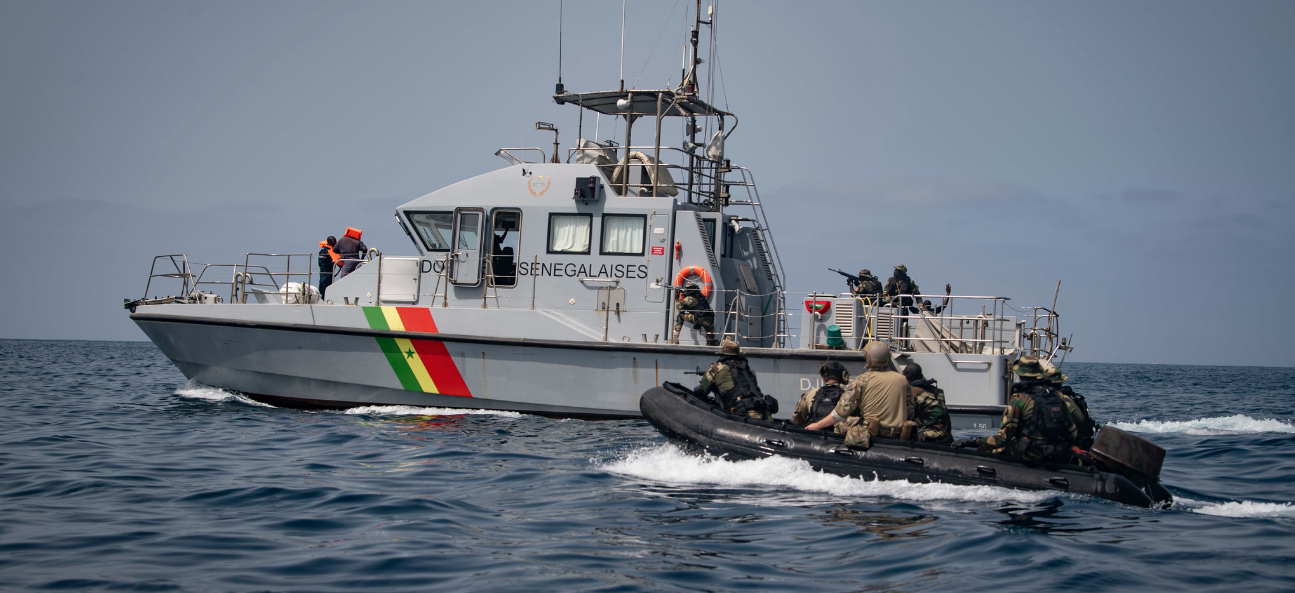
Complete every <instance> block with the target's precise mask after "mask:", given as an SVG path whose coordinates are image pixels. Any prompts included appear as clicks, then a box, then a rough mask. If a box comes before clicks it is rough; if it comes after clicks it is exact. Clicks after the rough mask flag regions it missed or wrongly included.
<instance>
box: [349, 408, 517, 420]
mask: <svg viewBox="0 0 1295 593" xmlns="http://www.w3.org/2000/svg"><path fill="white" fill-rule="evenodd" d="M342 413H343V414H355V415H360V416H460V415H463V414H476V415H484V416H502V417H504V418H521V417H522V414H521V413H520V412H506V411H503V410H460V409H456V408H424V407H419V406H360V407H358V408H348V409H346V410H343V411H342Z"/></svg>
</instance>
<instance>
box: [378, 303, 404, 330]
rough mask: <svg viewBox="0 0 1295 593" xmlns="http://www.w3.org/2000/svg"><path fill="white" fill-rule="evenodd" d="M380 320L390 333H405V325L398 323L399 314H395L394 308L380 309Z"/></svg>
mask: <svg viewBox="0 0 1295 593" xmlns="http://www.w3.org/2000/svg"><path fill="white" fill-rule="evenodd" d="M381 309H382V318H383V320H385V321H386V322H387V327H389V328H391V331H398V332H402V331H405V324H404V323H403V322H401V321H400V314H399V313H396V308H395V307H382V308H381Z"/></svg>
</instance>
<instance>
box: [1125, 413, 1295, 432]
mask: <svg viewBox="0 0 1295 593" xmlns="http://www.w3.org/2000/svg"><path fill="white" fill-rule="evenodd" d="M1111 426H1114V427H1115V428H1119V429H1121V430H1127V431H1129V432H1143V433H1153V434H1169V433H1180V434H1192V435H1229V434H1260V433H1265V432H1275V433H1285V434H1295V424H1291V423H1290V422H1288V421H1285V420H1277V419H1274V418H1264V419H1255V418H1251V417H1249V416H1246V415H1244V414H1235V415H1232V416H1216V417H1213V418H1199V419H1196V420H1181V421H1180V420H1165V421H1160V420H1139V421H1137V422H1112V423H1111Z"/></svg>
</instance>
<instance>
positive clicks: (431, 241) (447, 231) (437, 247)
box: [405, 212, 454, 251]
mask: <svg viewBox="0 0 1295 593" xmlns="http://www.w3.org/2000/svg"><path fill="white" fill-rule="evenodd" d="M405 214H406V215H407V216H409V222H412V223H414V228H415V229H417V230H418V239H419V240H421V241H422V242H423V247H426V248H427V250H428V251H449V250H450V236H451V235H453V234H454V213H453V212H406V213H405Z"/></svg>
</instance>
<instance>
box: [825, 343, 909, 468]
mask: <svg viewBox="0 0 1295 593" xmlns="http://www.w3.org/2000/svg"><path fill="white" fill-rule="evenodd" d="M864 354H865V356H866V359H867V366H868V372H866V373H864V374H862V375H860V376H858V377H855V378H854V379H853V380H851V381H850V384H849V385H847V386H846V388H845V393H843V394H842V395H841V401H839V402H837V404H836V408H835V409H833V410H832V413H831V414H829V415H828V416H827V417H826V418H824V419H822V420H819V421H818V422H815V423H813V424H810V425H809V426H806V427H805V428H807V429H809V430H824V429H826V428H830V427H835V430H836V432H837V433H838V434H842V433H843V434H845V444H846V445H850V446H858V447H863V448H867V447H868V446H869V444H870V443H871V439H872V438H873V437H880V438H886V439H905V440H911V439H912V438H913V429H914V427H915V426H916V424H915V423H914V422H913V421H912V418H913V395H912V391H911V390H910V389H909V387H908V380H907V379H905V378H904V376H903V375H901V374H899V373H897V372H895V371H894V370H891V368H890V348H887V347H886V345H885V344H883V343H881V342H873V343H871V344H868V345H867V346H866V347H865V348H864Z"/></svg>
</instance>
